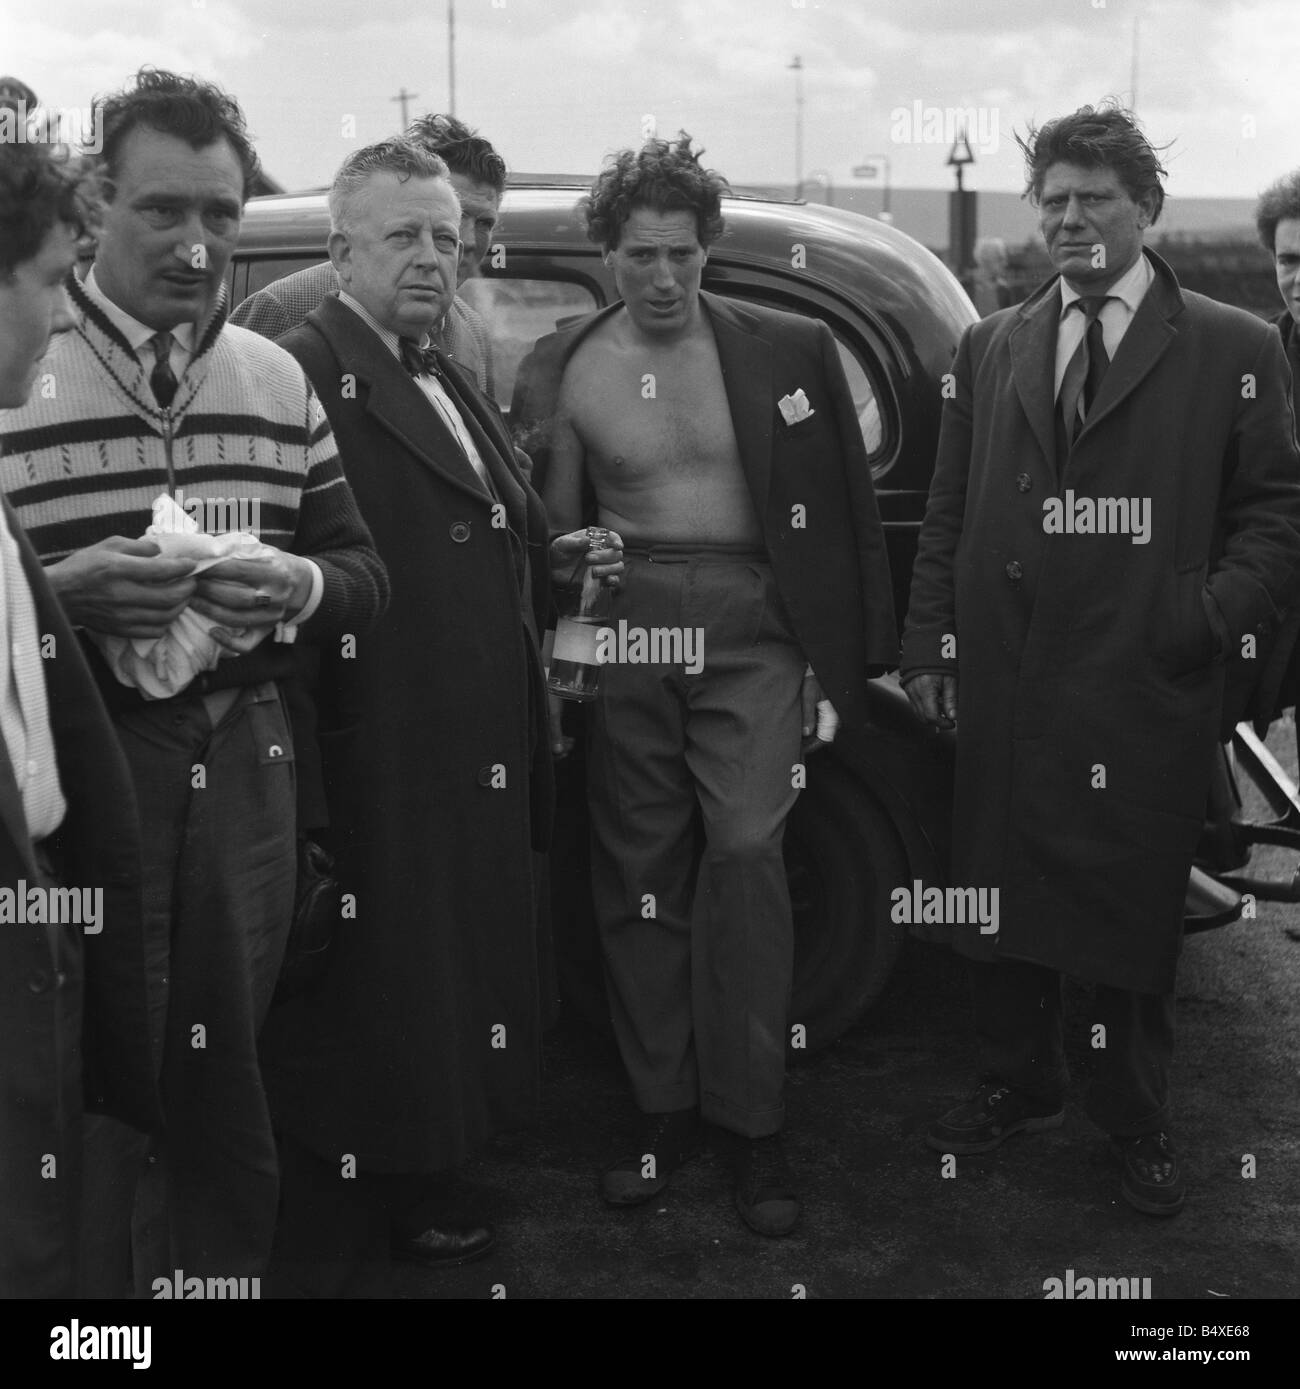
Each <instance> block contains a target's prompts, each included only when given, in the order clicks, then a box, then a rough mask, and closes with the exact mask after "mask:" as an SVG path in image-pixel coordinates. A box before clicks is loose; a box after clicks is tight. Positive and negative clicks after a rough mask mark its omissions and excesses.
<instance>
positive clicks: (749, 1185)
mask: <svg viewBox="0 0 1300 1389" xmlns="http://www.w3.org/2000/svg"><path fill="white" fill-rule="evenodd" d="M735 1163H736V1210H737V1211H739V1212H740V1218H741V1219H742V1220H743V1221H744V1222H745V1224H746V1225H748V1226H749V1228H750V1229H751V1230H753V1231H754V1232H755V1233H756V1234H759V1235H770V1236H773V1237H779V1236H781V1235H788V1234H789V1233H790V1231H791V1230H793V1229H794V1226H795V1221H797V1220H798V1219H799V1197H798V1195H797V1194H796V1192H795V1189H794V1173H793V1172H792V1171H791V1170H790V1163H789V1161H788V1160H787V1158H786V1155H785V1145H784V1144H783V1143H782V1142H781V1135H780V1134H779V1133H774V1134H772V1135H770V1136H769V1137H767V1138H741V1139H739V1140H738V1141H737V1143H736V1155H735Z"/></svg>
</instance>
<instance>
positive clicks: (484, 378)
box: [230, 261, 494, 396]
mask: <svg viewBox="0 0 1300 1389" xmlns="http://www.w3.org/2000/svg"><path fill="white" fill-rule="evenodd" d="M338 288H339V277H338V274H337V273H336V272H335V269H334V266H333V264H332V263H331V262H330V261H325V262H323V263H322V264H321V265H311V266H308V267H307V269H306V270H296V271H294V273H293V274H292V275H285V276H283V277H282V278H281V279H278V280H273V281H272V282H271V283H270V284H269V285H267V286H266V288H265V289H259V290H257V291H256V292H254V293H253V294H250V295H249V296H248V298H247V299H245V300H244V301H243V303H241V304H239V305H237V306H236V308H235V309H234V311H233V312H232V313H231V315H230V321H231V322H232V323H237V324H238V325H239V326H240V327H241V328H248V329H251V330H252V331H253V332H254V333H261V335H262V336H263V337H264V338H271V339H272V340H274V339H276V338H278V337H280V336H281V335H282V334H284V333H287V332H288V331H289V330H290V329H291V328H296V327H297V326H298V325H299V324H300V323H301V322H302V321H303V319H305V318H306V317H307V315H308V314H309V313H311V312H313V310H315V309H318V308H320V305H321V301H322V300H323V299H324V298H325V296H326V295H327V294H334V293H337V291H338ZM442 347H443V350H444V351H445V352H446V353H447V355H448V356H449V357H450V358H451V359H452V360H453V361H454V362H456V363H457V364H458V365H459V366H462V367H464V368H465V370H466V371H468V372H469V373H470V374H471V375H472V376H473V377H474V378H475V379H476V380H477V382H478V387H479V389H480V390H481V391H483V392H485V393H486V394H487V395H489V396H490V395H492V393H493V390H494V378H493V370H492V365H493V364H492V339H491V337H490V336H489V334H488V329H487V324H486V323H485V322H484V321H483V316H482V314H479V313H476V312H475V311H474V310H473V309H471V308H470V306H469V305H468V304H467V303H466V302H465V301H464V300H463V299H462V298H461V297H460V296H459V295H457V296H456V297H455V298H454V299H453V300H452V301H451V308H450V309H449V310H448V311H447V316H446V318H444V319H443V321H442Z"/></svg>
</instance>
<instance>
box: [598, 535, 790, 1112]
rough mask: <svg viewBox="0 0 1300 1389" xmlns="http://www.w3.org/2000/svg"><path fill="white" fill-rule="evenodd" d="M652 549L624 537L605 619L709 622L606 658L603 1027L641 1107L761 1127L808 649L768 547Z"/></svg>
mask: <svg viewBox="0 0 1300 1389" xmlns="http://www.w3.org/2000/svg"><path fill="white" fill-rule="evenodd" d="M654 554H655V558H653V559H648V558H646V557H644V556H643V555H641V554H638V553H637V552H635V551H632V550H630V551H629V553H628V557H627V566H628V567H627V575H626V578H625V581H624V584H623V587H622V589H621V590H620V592H619V594H618V596H617V598H616V600H615V617H614V619H613V623H614V626H615V627H616V628H617V626H618V624H619V623H620V622H625V623H626V624H628V626H627V628H625V629H623V630H624V631H625V632H626V633H627V635H628V637H629V638H633V637H634V636H635V631H636V629H642V630H644V631H645V632H646V633H647V634H649V633H650V632H651V630H652V629H659V630H660V631H668V632H669V633H672V632H674V631H675V632H677V633H679V634H683V635H684V634H686V633H692V634H697V635H698V634H702V639H703V646H702V650H699V649H697V650H695V651H694V652H690V651H689V649H684V650H683V652H682V654H685V655H688V656H689V655H691V654H693V655H694V656H695V657H696V658H697V660H696V661H695V662H691V661H690V660H685V661H680V660H679V661H678V663H677V664H668V663H657V664H656V663H649V662H645V661H637V660H632V659H628V660H624V661H620V662H618V663H615V664H609V665H605V666H604V667H603V668H602V670H601V676H600V691H599V694H598V696H597V698H596V701H595V711H594V717H593V719H592V725H591V738H590V747H589V751H588V767H589V773H588V781H589V793H590V810H591V824H592V888H593V895H594V898H595V905H596V919H597V923H598V926H599V929H600V936H601V944H602V948H603V951H604V956H605V965H606V975H607V980H608V986H609V995H610V1005H611V1010H612V1014H613V1021H614V1028H615V1032H616V1034H617V1037H618V1044H619V1048H620V1051H621V1053H622V1057H623V1062H624V1065H625V1066H626V1068H627V1072H628V1076H629V1078H630V1080H631V1082H632V1089H633V1093H634V1095H635V1098H636V1102H637V1105H638V1106H639V1107H640V1108H641V1109H642V1110H643V1111H644V1112H647V1113H662V1112H669V1111H672V1110H678V1109H689V1108H692V1107H694V1106H695V1105H697V1104H698V1106H699V1108H700V1112H701V1114H702V1115H703V1117H704V1118H705V1119H707V1120H709V1121H711V1122H713V1123H715V1124H718V1125H720V1126H721V1127H723V1128H726V1129H729V1130H731V1131H733V1132H736V1133H740V1134H742V1135H745V1136H748V1137H762V1136H764V1135H766V1134H771V1133H775V1132H776V1131H777V1130H779V1129H780V1127H781V1125H782V1122H783V1120H784V1117H785V1111H784V1106H783V1099H782V1092H783V1087H784V1080H785V1043H786V1023H787V1014H788V1011H789V1006H790V986H791V977H792V967H793V953H794V946H793V928H792V924H791V916H790V898H789V893H788V891H787V888H786V877H785V866H784V863H783V861H782V854H781V845H782V840H783V838H784V834H785V822H786V819H787V817H788V816H789V814H790V810H791V808H792V807H793V805H794V802H795V798H796V796H797V795H798V789H797V787H798V785H799V784H800V780H799V778H798V777H797V774H796V772H795V770H794V769H795V767H796V765H797V764H798V763H799V760H800V753H799V745H800V738H801V728H800V707H799V694H800V688H801V684H802V678H803V672H804V667H805V662H804V657H803V655H802V653H801V651H800V649H799V647H798V645H797V644H796V643H795V641H794V639H793V637H792V636H791V633H790V629H789V626H788V624H787V622H786V619H785V617H784V614H783V611H782V609H781V604H780V600H779V598H778V596H777V593H776V589H775V585H774V583H773V580H772V574H771V568H770V566H769V565H768V564H767V562H766V560H765V559H758V560H738V559H732V558H728V557H725V556H719V555H717V554H714V553H712V552H710V553H708V554H696V555H695V556H693V557H691V558H686V557H684V556H682V555H681V554H680V553H674V552H673V551H671V550H660V549H658V548H656V550H655V551H654ZM634 650H635V648H634V647H633V645H632V644H631V641H630V640H629V641H628V642H626V643H625V644H624V650H623V652H622V653H621V654H625V655H628V656H631V655H632V654H633V653H634ZM660 654H663V653H662V652H661V653H660ZM692 663H694V664H698V665H699V669H698V671H696V672H695V673H692V672H691V671H690V670H689V669H687V666H688V665H690V664H692ZM697 810H698V812H699V820H698V821H697V819H696V812H697ZM697 825H702V829H703V853H702V856H700V855H699V853H698V852H697Z"/></svg>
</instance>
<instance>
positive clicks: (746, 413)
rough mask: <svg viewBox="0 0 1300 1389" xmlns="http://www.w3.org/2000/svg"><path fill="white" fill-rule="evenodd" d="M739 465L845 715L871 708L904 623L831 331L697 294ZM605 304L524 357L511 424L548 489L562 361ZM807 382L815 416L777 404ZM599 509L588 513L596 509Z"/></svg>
mask: <svg viewBox="0 0 1300 1389" xmlns="http://www.w3.org/2000/svg"><path fill="white" fill-rule="evenodd" d="M700 303H701V304H702V305H703V307H704V311H705V312H706V313H707V314H708V318H709V323H710V325H711V327H712V329H713V336H714V341H715V342H716V343H717V348H718V364H719V366H720V367H721V370H722V380H723V386H724V388H725V390H726V392H727V404H728V406H729V409H730V413H731V422H732V426H733V428H734V430H735V434H736V446H737V448H738V450H739V452H740V461H741V466H742V467H743V468H744V470H745V480H746V482H747V483H748V484H749V492H750V496H751V497H752V499H753V502H754V513H755V515H756V516H757V517H758V519H759V524H760V525H761V527H762V530H763V543H764V545H765V547H766V549H767V552H768V555H769V557H770V559H771V563H772V577H773V580H774V581H775V583H776V588H777V592H778V593H779V594H780V595H781V601H782V603H783V604H784V606H785V610H786V615H787V617H788V618H789V621H790V627H791V629H792V631H793V632H794V634H795V636H796V638H797V639H798V641H799V644H800V646H801V647H802V648H803V651H804V654H805V656H806V657H807V659H808V661H809V662H810V664H811V665H812V667H813V670H814V671H815V673H816V675H817V679H818V681H819V682H820V684H821V686H822V689H823V690H824V691H825V694H826V698H827V699H829V700H830V701H831V703H832V704H834V706H835V709H836V712H837V713H838V714H839V715H840V717H841V718H842V719H843V721H844V723H845V725H846V727H855V726H861V725H863V724H864V723H865V722H866V720H867V681H868V679H869V678H870V677H872V676H875V675H881V674H883V673H884V672H885V671H886V670H892V669H893V668H894V667H895V665H896V664H897V663H898V627H897V623H896V619H895V616H894V599H893V588H892V585H891V583H890V576H889V558H888V554H887V552H886V547H885V535H884V530H883V528H882V527H881V523H880V511H879V508H878V506H877V504H876V494H875V491H874V488H873V486H872V481H871V465H870V464H869V463H868V461H867V453H866V447H865V445H864V444H863V442H862V430H861V427H860V426H859V424H858V420H857V416H856V414H855V413H854V409H853V397H852V394H851V393H850V391H849V388H848V384H847V382H846V381H845V378H844V368H843V367H842V366H841V365H840V359H839V353H838V350H837V349H836V346H835V339H834V337H833V336H832V335H831V331H830V329H829V328H827V327H826V325H825V324H824V323H820V322H818V321H817V320H815V319H810V318H805V317H803V316H802V315H800V314H791V313H782V312H781V311H780V310H777V309H768V308H762V307H759V306H757V305H753V304H740V303H737V302H735V301H734V300H730V299H724V298H721V297H719V296H718V295H716V294H708V293H701V295H700ZM622 307H623V305H622V301H621V300H620V301H618V302H616V303H614V304H611V305H609V306H608V307H607V308H604V309H602V310H601V311H600V312H599V313H597V314H593V315H591V316H589V317H586V318H583V319H581V320H580V321H578V322H576V323H573V324H570V325H568V326H567V327H565V328H563V329H561V330H560V331H559V332H557V333H552V334H550V335H548V336H547V337H544V338H542V339H541V340H540V341H539V342H538V343H537V345H536V347H534V349H533V351H532V353H531V354H530V356H529V357H528V358H527V359H526V360H525V361H524V363H523V364H522V365H521V367H520V369H519V376H518V379H517V381H516V386H515V394H514V399H513V402H512V404H511V408H510V423H511V428H512V429H513V430H515V431H516V438H517V439H518V441H519V443H520V445H521V446H522V447H523V448H524V449H525V450H526V451H527V452H528V453H529V454H530V455H531V456H532V458H533V481H534V484H535V485H536V486H537V487H538V488H541V489H544V488H545V478H546V471H547V465H548V462H549V455H550V428H551V422H552V420H553V418H554V415H555V407H556V402H557V400H558V398H559V393H560V383H561V379H562V378H563V376H564V367H565V363H566V362H568V360H569V358H570V357H571V356H572V355H573V353H574V351H575V350H576V349H577V347H578V345H579V344H580V343H581V342H582V341H583V340H584V339H585V338H586V336H587V335H588V334H589V333H590V332H591V331H592V329H594V328H595V327H596V326H597V325H598V324H600V323H602V322H604V321H605V320H606V319H608V318H609V317H611V316H612V315H614V314H616V313H618V312H619V311H620V310H621V309H622ZM800 390H802V391H803V392H804V393H805V396H806V397H807V400H808V404H809V407H810V409H811V415H810V416H809V417H808V418H806V419H804V420H801V421H799V422H797V423H793V424H790V423H787V422H786V421H785V419H784V418H783V417H782V414H781V410H780V406H779V402H780V401H781V399H782V398H783V397H785V396H788V395H794V394H795V393H796V392H797V391H800ZM592 514H593V516H594V512H593V513H592Z"/></svg>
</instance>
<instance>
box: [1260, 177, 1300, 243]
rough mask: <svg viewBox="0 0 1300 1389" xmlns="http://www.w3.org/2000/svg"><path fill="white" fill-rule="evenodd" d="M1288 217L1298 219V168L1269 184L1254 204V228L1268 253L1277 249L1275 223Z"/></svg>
mask: <svg viewBox="0 0 1300 1389" xmlns="http://www.w3.org/2000/svg"><path fill="white" fill-rule="evenodd" d="M1289 219H1300V169H1297V170H1295V172H1294V173H1290V174H1287V175H1286V176H1285V177H1283V178H1280V179H1278V181H1277V182H1276V183H1273V184H1270V185H1269V186H1268V187H1267V188H1266V189H1265V190H1264V191H1263V192H1262V193H1261V194H1260V195H1259V202H1258V203H1256V204H1255V229H1256V230H1257V231H1258V232H1259V239H1260V242H1261V243H1262V244H1263V247H1264V249H1265V250H1266V251H1267V252H1268V253H1269V255H1272V254H1273V252H1274V251H1275V250H1276V249H1277V224H1278V223H1279V222H1282V221H1286V220H1289Z"/></svg>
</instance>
